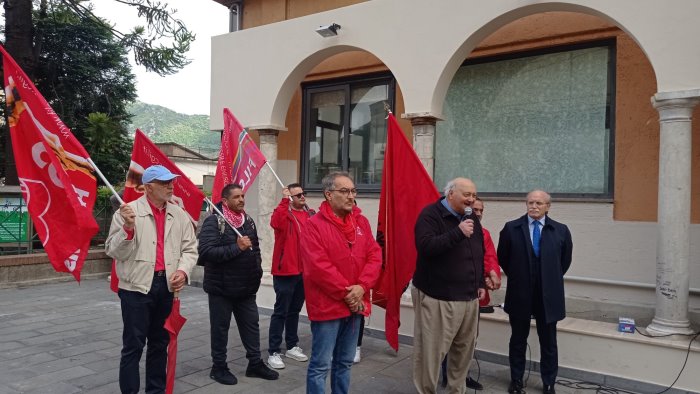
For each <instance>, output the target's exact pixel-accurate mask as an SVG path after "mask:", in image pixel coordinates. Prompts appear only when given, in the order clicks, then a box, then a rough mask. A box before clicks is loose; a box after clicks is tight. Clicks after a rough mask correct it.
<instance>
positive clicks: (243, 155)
mask: <svg viewBox="0 0 700 394" xmlns="http://www.w3.org/2000/svg"><path fill="white" fill-rule="evenodd" d="M266 161H267V160H266V159H265V156H263V154H262V152H260V149H258V147H257V146H256V145H255V142H254V141H253V139H252V138H250V135H249V134H248V133H247V132H246V131H245V130H244V129H243V126H241V123H240V122H238V119H236V117H235V116H233V114H232V113H231V111H229V109H228V108H224V135H223V136H222V137H221V151H220V152H219V161H218V162H217V164H216V176H215V177H214V186H213V187H212V190H211V195H212V198H213V199H214V200H215V201H216V200H218V199H219V197H220V196H221V190H222V189H223V188H224V186H226V185H228V184H229V183H237V184H239V185H241V187H242V188H243V192H244V193H245V191H246V190H248V188H249V187H250V184H251V183H253V181H254V180H255V177H256V176H258V172H260V169H261V168H262V166H263V165H265V162H266Z"/></svg>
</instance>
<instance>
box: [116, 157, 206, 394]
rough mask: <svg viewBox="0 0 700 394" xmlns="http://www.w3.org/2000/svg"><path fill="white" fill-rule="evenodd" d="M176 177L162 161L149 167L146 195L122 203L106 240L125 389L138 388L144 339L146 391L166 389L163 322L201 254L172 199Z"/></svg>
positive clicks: (145, 177) (144, 179) (186, 220)
mask: <svg viewBox="0 0 700 394" xmlns="http://www.w3.org/2000/svg"><path fill="white" fill-rule="evenodd" d="M177 176H178V175H175V174H173V173H171V172H170V171H169V170H168V169H167V168H165V167H163V166H160V165H154V166H150V167H148V168H147V169H146V170H145V171H144V173H143V177H142V182H143V184H144V187H145V192H146V193H145V195H144V196H142V197H141V198H139V199H137V200H135V201H132V202H130V203H129V204H122V205H121V206H120V207H119V211H118V212H115V213H114V216H113V218H112V225H111V226H110V229H109V236H108V237H107V241H106V243H105V250H106V253H107V255H109V256H110V257H112V258H114V259H115V260H116V262H117V263H116V271H117V276H119V293H118V294H119V298H120V300H121V308H122V320H123V322H124V331H123V334H122V344H123V345H122V353H121V362H120V364H119V387H120V389H121V392H122V393H138V392H139V384H140V377H139V361H140V360H141V354H142V353H143V348H144V347H145V344H146V342H148V350H147V352H146V393H162V392H164V391H165V377H166V365H167V360H168V355H167V347H168V342H169V340H170V337H169V335H168V332H167V331H166V330H165V329H164V328H163V324H164V323H165V319H166V318H167V317H168V315H170V310H171V309H172V305H173V292H174V291H180V290H182V288H183V287H184V286H185V282H186V281H188V280H189V279H188V278H189V274H190V271H191V270H192V267H193V266H194V265H195V264H196V262H197V256H198V255H197V239H196V237H195V234H194V228H193V226H192V224H191V222H190V219H189V216H188V215H187V213H186V212H185V211H184V210H183V209H182V208H180V207H178V206H177V205H175V204H169V203H168V201H169V200H170V199H171V198H172V196H173V182H174V180H175V178H176V177H177Z"/></svg>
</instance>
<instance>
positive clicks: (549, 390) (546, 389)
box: [542, 384, 557, 394]
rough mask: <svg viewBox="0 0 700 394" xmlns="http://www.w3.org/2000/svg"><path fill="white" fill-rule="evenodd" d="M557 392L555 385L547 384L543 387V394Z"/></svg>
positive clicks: (554, 393)
mask: <svg viewBox="0 0 700 394" xmlns="http://www.w3.org/2000/svg"><path fill="white" fill-rule="evenodd" d="M556 393H557V392H556V390H554V385H553V384H545V385H544V386H542V394H556Z"/></svg>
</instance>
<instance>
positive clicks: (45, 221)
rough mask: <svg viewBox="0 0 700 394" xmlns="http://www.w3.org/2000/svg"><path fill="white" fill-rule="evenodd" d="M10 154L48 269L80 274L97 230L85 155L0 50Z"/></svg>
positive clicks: (94, 188) (92, 180)
mask: <svg viewBox="0 0 700 394" xmlns="http://www.w3.org/2000/svg"><path fill="white" fill-rule="evenodd" d="M0 51H1V52H2V56H3V67H4V71H5V81H4V82H5V97H6V101H7V112H8V120H9V123H10V135H11V136H12V150H13V151H14V154H15V164H16V165H17V175H18V176H19V182H20V187H21V190H22V194H23V196H24V199H25V201H26V202H27V209H28V211H29V214H30V216H31V217H32V220H33V221H34V227H35V228H36V231H37V233H38V234H39V239H41V242H42V245H44V249H45V250H46V253H47V254H48V256H49V260H50V261H51V265H53V267H54V269H55V270H56V271H58V272H70V273H71V274H73V276H74V277H75V279H76V280H77V281H80V271H81V270H82V268H83V262H84V261H85V256H86V255H87V252H88V249H89V247H90V239H91V238H92V237H93V236H94V235H95V234H96V233H97V231H98V225H97V222H96V221H95V218H94V217H93V215H92V207H93V206H94V205H95V198H96V195H97V181H96V179H95V175H94V169H93V167H92V165H91V164H90V163H89V162H88V159H89V158H90V156H89V155H88V154H87V152H86V151H85V148H83V146H82V145H80V143H79V142H78V140H77V139H76V138H75V136H73V134H72V133H71V131H70V129H69V128H68V127H67V126H66V125H65V124H63V122H62V121H61V119H59V118H58V115H56V113H55V112H54V110H53V109H52V108H51V106H50V105H49V103H47V102H46V99H44V97H43V96H42V95H41V93H39V91H38V90H37V89H36V87H35V86H34V84H33V83H32V81H31V80H30V79H29V77H27V75H26V74H25V73H24V71H22V69H21V68H20V67H19V66H18V65H17V63H15V61H14V60H13V59H12V57H10V55H9V54H8V53H7V52H6V51H5V48H3V47H2V46H0Z"/></svg>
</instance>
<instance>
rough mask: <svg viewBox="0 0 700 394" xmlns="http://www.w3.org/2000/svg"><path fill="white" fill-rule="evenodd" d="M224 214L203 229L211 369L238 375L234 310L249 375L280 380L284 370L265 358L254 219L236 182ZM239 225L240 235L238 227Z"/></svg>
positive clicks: (229, 377) (214, 373)
mask: <svg viewBox="0 0 700 394" xmlns="http://www.w3.org/2000/svg"><path fill="white" fill-rule="evenodd" d="M216 205H217V207H218V208H219V211H220V212H221V213H223V217H222V216H221V215H219V214H218V213H217V214H214V215H211V216H209V217H207V218H206V219H205V220H204V224H202V231H201V232H200V233H199V261H198V262H197V264H199V265H203V266H204V283H203V287H204V291H205V292H206V293H207V296H208V297H209V323H210V334H211V358H212V364H213V366H212V368H211V372H210V374H209V377H210V378H212V379H214V380H215V381H216V382H218V383H221V384H225V385H234V384H236V383H238V379H237V378H236V376H234V375H233V374H232V373H231V371H230V370H229V368H228V364H227V363H226V347H227V345H228V331H229V328H230V326H231V314H233V316H234V317H235V318H236V324H237V325H238V334H239V335H240V336H241V342H242V343H243V347H244V348H245V351H246V354H245V356H246V358H247V359H248V368H246V372H245V375H246V376H248V377H254V378H262V379H266V380H275V379H277V378H278V377H279V374H278V373H277V372H275V371H273V370H271V369H270V368H268V367H267V366H266V365H265V363H264V362H263V361H262V358H261V356H260V326H259V324H258V321H259V318H260V316H259V315H258V305H257V303H256V300H255V299H256V295H257V293H258V289H259V288H260V279H261V278H262V266H261V258H260V247H259V246H258V232H257V230H256V228H255V222H253V219H252V218H251V217H250V216H249V215H248V214H247V213H246V212H245V210H244V208H245V195H244V194H243V189H242V188H241V186H239V185H237V184H229V185H226V186H224V188H223V189H222V190H221V202H220V203H218V204H216ZM231 227H234V228H236V230H238V233H239V234H240V236H239V235H238V234H237V233H236V232H235V231H233V229H232V228H231Z"/></svg>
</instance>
